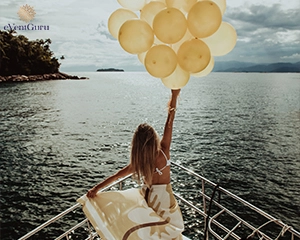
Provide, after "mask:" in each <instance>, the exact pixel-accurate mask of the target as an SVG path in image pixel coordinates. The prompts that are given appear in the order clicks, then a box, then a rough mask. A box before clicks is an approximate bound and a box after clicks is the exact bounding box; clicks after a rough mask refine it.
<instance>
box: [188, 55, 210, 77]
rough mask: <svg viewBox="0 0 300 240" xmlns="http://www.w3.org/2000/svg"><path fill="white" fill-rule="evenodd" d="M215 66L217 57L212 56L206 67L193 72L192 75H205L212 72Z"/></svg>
mask: <svg viewBox="0 0 300 240" xmlns="http://www.w3.org/2000/svg"><path fill="white" fill-rule="evenodd" d="M214 66H215V59H214V58H213V57H211V58H210V62H209V63H208V65H207V66H206V68H204V69H203V70H202V71H201V72H198V73H193V74H192V75H193V76H194V77H205V76H207V75H208V74H210V73H211V71H212V70H213V69H214Z"/></svg>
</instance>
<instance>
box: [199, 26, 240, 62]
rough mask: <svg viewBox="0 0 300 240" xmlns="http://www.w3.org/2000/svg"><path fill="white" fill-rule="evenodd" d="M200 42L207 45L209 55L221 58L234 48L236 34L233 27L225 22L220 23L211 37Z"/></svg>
mask: <svg viewBox="0 0 300 240" xmlns="http://www.w3.org/2000/svg"><path fill="white" fill-rule="evenodd" d="M201 40H202V41H203V42H205V43H206V44H207V45H208V47H209V48H210V51H211V55H213V56H223V55H226V54H227V53H229V52H230V51H231V50H232V49H233V48H234V46H235V44H236V41H237V34H236V31H235V29H234V27H233V26H231V25H230V24H229V23H227V22H222V24H221V26H220V27H219V29H218V30H217V31H216V32H215V33H214V34H213V35H211V36H209V37H207V38H202V39H201Z"/></svg>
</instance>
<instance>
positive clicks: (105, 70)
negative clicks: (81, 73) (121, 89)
mask: <svg viewBox="0 0 300 240" xmlns="http://www.w3.org/2000/svg"><path fill="white" fill-rule="evenodd" d="M97 72H124V70H123V69H116V68H100V69H97Z"/></svg>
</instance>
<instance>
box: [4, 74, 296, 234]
mask: <svg viewBox="0 0 300 240" xmlns="http://www.w3.org/2000/svg"><path fill="white" fill-rule="evenodd" d="M76 75H80V76H86V77H89V78H90V79H89V80H57V81H45V82H28V83H1V84H0V164H1V168H0V181H1V184H0V190H1V198H0V204H1V209H0V217H1V235H0V238H1V239H2V240H6V239H17V238H19V237H21V236H23V235H24V234H26V233H27V232H28V231H30V230H32V229H33V228H35V227H36V226H38V225H39V224H41V223H43V222H45V221H47V220H49V219H50V218H51V217H53V216H55V215H56V214H58V213H60V212H61V211H63V210H65V209H67V208H68V207H70V206H72V205H74V204H75V203H76V199H77V198H78V197H80V196H81V195H83V194H85V193H86V191H87V190H88V189H89V188H91V187H92V186H93V185H95V184H96V183H97V182H99V181H101V180H102V179H103V178H105V177H107V176H109V175H110V174H112V173H114V172H115V171H116V170H117V169H119V168H121V167H123V166H125V165H126V164H127V163H128V159H129V150H130V142H131V138H132V134H133V132H134V130H135V128H136V127H137V125H138V124H140V123H143V122H147V123H149V124H151V125H153V126H154V128H155V129H156V130H157V132H158V133H159V134H162V131H163V126H164V123H165V119H166V116H167V102H168V100H169V97H170V90H169V89H167V88H166V87H164V85H163V84H162V83H161V81H160V80H159V79H155V78H152V77H151V76H150V75H149V74H147V73H138V72H134V73H129V72H124V73H100V72H96V73H76ZM171 147H172V149H171V158H172V160H173V161H178V162H180V163H181V164H183V165H184V166H186V167H188V168H190V169H192V170H194V171H195V172H197V173H199V174H201V175H203V176H204V177H206V178H208V179H210V180H212V181H216V182H218V183H219V184H220V185H221V186H222V187H224V188H227V189H228V190H230V191H232V192H233V193H235V194H237V195H239V196H241V197H243V198H244V199H246V200H247V201H249V202H251V203H253V204H254V205H256V206H258V207H260V208H262V209H263V210H265V211H266V212H268V213H269V214H271V215H273V216H274V217H276V218H280V219H281V220H283V221H284V222H286V223H287V224H289V225H292V226H293V227H294V228H296V229H297V230H298V231H299V230H300V75H299V74H287V73H282V74H279V73H276V74H273V73H211V74H210V75H208V76H207V77H204V78H191V79H190V81H189V83H188V84H187V85H186V86H185V87H184V88H183V89H182V91H181V94H180V97H179V103H178V108H177V111H176V119H175V122H174V133H173V142H172V146H171ZM174 174H176V173H174ZM186 181H189V179H187V180H186ZM187 190H188V189H187ZM59 227H60V225H58V226H57V228H59ZM56 236H58V235H56ZM33 239H35V238H33ZM45 239H46V237H45Z"/></svg>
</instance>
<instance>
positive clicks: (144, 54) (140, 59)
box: [137, 52, 147, 64]
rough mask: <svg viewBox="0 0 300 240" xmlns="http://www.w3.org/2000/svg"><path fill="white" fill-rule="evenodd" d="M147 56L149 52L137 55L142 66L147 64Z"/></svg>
mask: <svg viewBox="0 0 300 240" xmlns="http://www.w3.org/2000/svg"><path fill="white" fill-rule="evenodd" d="M146 54H147V52H143V53H139V54H138V55H137V56H138V59H139V61H140V62H141V63H142V64H144V63H145V57H146Z"/></svg>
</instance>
